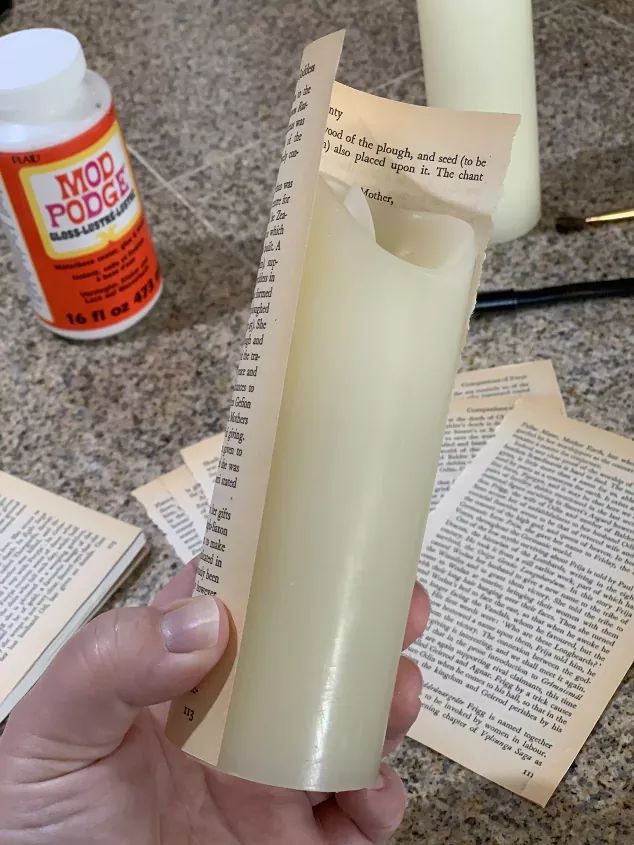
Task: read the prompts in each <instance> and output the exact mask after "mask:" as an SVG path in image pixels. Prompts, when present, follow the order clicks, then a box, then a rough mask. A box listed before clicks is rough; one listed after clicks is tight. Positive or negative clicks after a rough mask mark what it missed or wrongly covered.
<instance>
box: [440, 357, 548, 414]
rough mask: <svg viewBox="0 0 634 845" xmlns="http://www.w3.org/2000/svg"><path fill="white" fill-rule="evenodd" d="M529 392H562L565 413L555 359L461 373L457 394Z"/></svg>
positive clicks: (458, 376) (484, 395)
mask: <svg viewBox="0 0 634 845" xmlns="http://www.w3.org/2000/svg"><path fill="white" fill-rule="evenodd" d="M528 393H530V394H531V395H533V396H558V397H559V400H560V402H561V410H562V413H565V411H564V407H563V400H562V399H561V393H560V392H559V384H558V382H557V376H556V375H555V370H554V368H553V365H552V361H549V360H546V359H543V360H539V361H527V362H526V363H524V364H507V365H505V366H503V367H490V368H489V369H485V370H469V371H467V372H464V373H458V375H457V376H456V381H455V385H454V392H453V398H454V399H470V398H474V397H476V396H479V397H490V396H522V395H525V394H528Z"/></svg>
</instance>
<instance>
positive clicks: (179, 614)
mask: <svg viewBox="0 0 634 845" xmlns="http://www.w3.org/2000/svg"><path fill="white" fill-rule="evenodd" d="M219 628H220V611H219V609H218V605H217V604H216V602H215V601H214V599H213V598H211V596H196V597H195V598H193V599H188V600H187V601H186V602H185V603H184V604H181V605H180V606H179V607H175V608H174V609H173V610H168V611H167V613H166V614H165V615H164V616H163V618H162V619H161V631H162V633H163V638H164V640H165V647H166V648H167V650H168V651H171V652H174V653H175V654H187V653H189V652H192V651H200V650H201V649H205V648H213V647H214V646H215V645H216V643H217V642H218V631H219Z"/></svg>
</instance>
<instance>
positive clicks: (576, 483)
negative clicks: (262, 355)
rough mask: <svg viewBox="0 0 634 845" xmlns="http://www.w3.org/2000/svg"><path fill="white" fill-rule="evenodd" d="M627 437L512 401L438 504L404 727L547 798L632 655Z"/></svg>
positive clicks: (633, 454) (631, 479) (632, 447)
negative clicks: (416, 671) (415, 685)
mask: <svg viewBox="0 0 634 845" xmlns="http://www.w3.org/2000/svg"><path fill="white" fill-rule="evenodd" d="M633 489H634V443H632V441H629V440H626V439H625V438H622V437H619V436H617V435H615V434H610V433H608V432H604V431H600V430H599V429H596V428H593V427H591V426H589V425H585V424H584V423H580V422H575V421H572V420H569V419H567V418H565V417H564V416H562V415H558V414H555V413H552V414H550V415H545V414H544V413H543V409H539V408H538V409H534V408H531V405H530V403H518V407H517V408H516V409H515V410H513V411H511V412H510V413H509V415H508V416H507V417H506V418H505V419H504V421H503V422H502V424H501V425H500V428H499V429H498V432H497V434H496V436H495V437H494V438H493V440H491V441H490V442H489V443H488V444H487V445H486V446H485V447H484V448H483V449H482V450H481V451H480V452H479V454H478V456H477V457H476V458H475V460H474V461H473V462H472V463H471V464H470V465H469V466H468V467H467V468H466V469H465V471H464V472H463V473H462V474H461V475H460V476H459V478H458V480H457V481H456V482H455V484H454V486H453V487H452V489H451V491H450V492H449V493H448V494H447V495H446V496H445V497H444V498H443V500H442V501H441V503H440V505H439V506H438V507H437V508H436V510H435V511H434V512H433V513H432V514H431V516H430V519H429V522H428V526H427V532H426V535H425V544H424V547H423V555H422V558H421V561H420V566H419V577H420V579H421V581H423V582H424V583H425V584H426V586H427V587H428V589H429V590H430V594H431V599H432V608H433V613H432V619H431V623H430V626H429V629H428V632H427V633H426V634H425V635H424V636H423V638H422V640H421V641H420V642H418V643H417V644H416V645H415V646H414V647H412V649H411V655H412V656H413V657H414V658H415V659H416V660H417V661H418V662H419V663H420V664H421V666H422V667H423V671H424V674H425V688H424V693H423V699H422V703H423V709H422V711H421V715H420V716H419V718H418V720H417V721H416V723H415V725H414V726H413V728H412V730H411V731H410V734H409V735H410V736H411V737H413V738H414V739H417V740H418V741H420V742H423V743H424V744H426V745H428V746H430V747H431V748H434V749H435V750H437V751H439V752H441V753H442V754H445V755H446V756H448V757H450V758H452V759H453V760H456V761H457V762H459V763H461V764H462V765H464V766H466V767H467V768H469V769H472V770H473V771H475V772H477V773H479V774H481V775H483V776H484V777H487V778H489V779H490V780H493V781H495V782H496V783H499V784H501V785H502V786H504V787H506V788H507V789H509V790H511V791H512V792H516V793H517V794H518V795H521V796H523V797H524V798H527V799H529V800H530V801H534V802H535V803H537V804H540V805H542V806H544V805H545V804H546V802H547V801H548V799H549V798H550V796H551V795H552V793H553V791H554V789H555V788H556V786H557V784H558V783H559V781H560V780H561V778H562V777H563V775H564V774H565V772H566V770H567V769H568V767H569V766H570V764H571V763H572V761H573V760H574V758H575V756H576V755H577V753H578V751H579V749H580V748H581V746H582V745H583V743H584V741H585V739H586V737H587V736H588V734H589V733H590V731H591V730H592V728H593V726H594V724H595V722H596V721H597V719H598V718H599V716H600V715H601V713H602V712H603V710H604V708H605V707H606V705H607V703H608V701H609V700H610V698H611V696H612V695H613V694H614V692H615V690H616V688H617V686H618V684H619V682H620V681H621V679H622V678H623V675H624V674H625V672H626V671H627V669H628V667H629V665H630V663H631V661H632V655H633V654H634V619H633V614H634V531H633V528H634V505H633V499H632V491H633Z"/></svg>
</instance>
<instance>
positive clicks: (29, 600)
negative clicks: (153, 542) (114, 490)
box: [0, 472, 145, 721]
mask: <svg viewBox="0 0 634 845" xmlns="http://www.w3.org/2000/svg"><path fill="white" fill-rule="evenodd" d="M144 543H145V538H144V537H143V534H142V533H141V532H140V530H139V529H138V528H135V527H134V526H132V525H128V524H127V523H125V522H121V521H119V520H118V519H113V518H112V517H110V516H106V515H104V514H100V513H97V512H96V511H92V510H89V509H88V508H85V507H82V506H81V505H78V504H75V503H74V502H71V501H69V500H68V499H65V498H62V497H61V496H57V495H55V494H53V493H49V492H47V491H46V490H42V489H41V488H39V487H35V486H34V485H32V484H28V483H27V482H25V481H21V480H20V479H19V478H15V477H13V476H11V475H7V474H6V473H4V472H0V618H1V619H2V625H1V626H0V721H1V720H2V719H3V718H4V717H5V716H6V715H7V713H8V711H9V710H10V708H11V707H12V706H13V705H14V704H15V703H16V701H17V698H19V695H16V694H14V691H15V690H18V691H19V694H20V695H23V694H24V693H26V692H27V690H28V688H29V686H30V685H31V684H32V683H34V681H35V680H36V679H37V674H40V673H41V672H42V671H43V670H44V669H45V668H46V665H47V663H48V662H49V661H50V660H51V659H52V658H53V656H54V655H55V653H56V651H57V650H58V649H59V648H60V647H61V645H62V644H63V642H64V640H65V639H66V638H67V637H68V636H70V634H71V633H73V632H74V631H75V630H76V628H77V627H78V626H79V625H80V624H81V623H82V622H83V621H85V619H86V618H87V617H88V616H90V613H91V612H92V611H94V610H95V609H96V606H97V605H98V604H99V603H100V601H103V600H104V598H105V596H106V595H107V594H108V592H109V590H110V588H111V587H112V586H113V585H114V584H115V583H116V582H117V581H118V580H119V579H120V577H121V576H122V574H123V572H125V571H126V570H127V569H128V567H130V566H131V564H132V563H133V561H134V559H135V557H136V556H138V554H139V553H140V551H141V549H142V548H143V546H144ZM44 654H46V656H47V658H48V659H47V660H46V661H40V664H39V672H38V673H37V674H36V673H31V671H30V670H31V668H32V667H33V666H34V664H36V662H37V661H38V660H39V659H40V658H41V657H42V655H44Z"/></svg>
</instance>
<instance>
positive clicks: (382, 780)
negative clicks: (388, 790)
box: [372, 772, 385, 791]
mask: <svg viewBox="0 0 634 845" xmlns="http://www.w3.org/2000/svg"><path fill="white" fill-rule="evenodd" d="M384 786H385V778H384V777H383V775H382V773H381V772H379V773H378V775H377V778H376V781H375V784H374V786H373V787H372V789H374V790H375V791H378V790H379V789H383V787H384Z"/></svg>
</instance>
